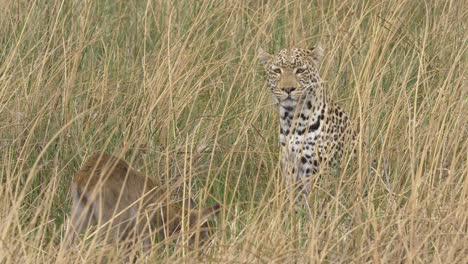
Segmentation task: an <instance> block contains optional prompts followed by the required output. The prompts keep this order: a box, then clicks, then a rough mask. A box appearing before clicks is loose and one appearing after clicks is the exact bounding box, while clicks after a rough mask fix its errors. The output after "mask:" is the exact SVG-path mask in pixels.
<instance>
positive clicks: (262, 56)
mask: <svg viewBox="0 0 468 264" xmlns="http://www.w3.org/2000/svg"><path fill="white" fill-rule="evenodd" d="M257 58H258V60H259V61H260V63H261V64H262V65H267V64H268V62H270V60H271V58H272V56H271V55H270V54H269V53H268V52H266V51H264V50H263V49H262V48H259V49H258V52H257Z"/></svg>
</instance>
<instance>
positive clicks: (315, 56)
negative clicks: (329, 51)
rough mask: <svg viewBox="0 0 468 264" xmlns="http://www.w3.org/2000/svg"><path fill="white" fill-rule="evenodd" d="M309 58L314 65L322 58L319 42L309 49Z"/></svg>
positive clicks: (318, 63)
mask: <svg viewBox="0 0 468 264" xmlns="http://www.w3.org/2000/svg"><path fill="white" fill-rule="evenodd" d="M310 58H311V59H312V62H313V63H314V65H315V66H316V67H318V66H320V63H322V58H323V48H322V46H321V45H320V43H318V44H317V45H315V46H314V47H313V48H311V49H310Z"/></svg>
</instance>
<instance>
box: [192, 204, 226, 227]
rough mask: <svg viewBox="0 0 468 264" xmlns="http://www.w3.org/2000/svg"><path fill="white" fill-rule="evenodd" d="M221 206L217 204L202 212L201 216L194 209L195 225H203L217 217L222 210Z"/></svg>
mask: <svg viewBox="0 0 468 264" xmlns="http://www.w3.org/2000/svg"><path fill="white" fill-rule="evenodd" d="M220 209H221V205H220V204H219V203H216V204H215V205H213V206H211V207H208V208H204V209H201V210H200V214H198V210H197V209H194V210H193V213H192V214H194V215H193V216H194V217H193V218H195V219H194V220H196V221H194V222H193V223H196V224H199V225H203V224H204V223H205V222H206V221H208V220H209V219H210V218H211V217H214V216H215V215H217V214H218V213H219V212H220V211H221V210H220Z"/></svg>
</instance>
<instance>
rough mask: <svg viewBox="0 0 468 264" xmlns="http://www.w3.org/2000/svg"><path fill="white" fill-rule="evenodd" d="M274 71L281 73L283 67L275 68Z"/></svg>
mask: <svg viewBox="0 0 468 264" xmlns="http://www.w3.org/2000/svg"><path fill="white" fill-rule="evenodd" d="M273 72H274V73H277V74H281V69H280V68H274V69H273Z"/></svg>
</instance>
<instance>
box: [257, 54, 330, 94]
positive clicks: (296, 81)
mask: <svg viewBox="0 0 468 264" xmlns="http://www.w3.org/2000/svg"><path fill="white" fill-rule="evenodd" d="M322 57H323V49H322V48H321V47H320V46H319V45H317V46H315V47H314V48H312V49H299V48H292V49H283V50H281V51H280V52H278V54H275V55H271V54H268V53H267V52H265V51H264V50H262V49H260V50H259V52H258V59H259V60H260V62H261V63H262V64H263V66H264V67H265V70H266V71H267V74H268V86H269V88H270V89H271V92H272V93H273V95H274V96H275V98H276V99H277V100H278V102H279V103H282V102H287V101H291V102H297V101H298V100H299V99H301V98H303V97H304V96H306V95H307V94H314V93H315V91H314V90H315V89H317V87H319V83H320V77H319V72H318V68H319V65H320V62H321V60H322Z"/></svg>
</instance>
